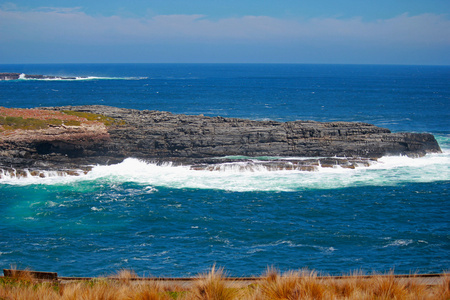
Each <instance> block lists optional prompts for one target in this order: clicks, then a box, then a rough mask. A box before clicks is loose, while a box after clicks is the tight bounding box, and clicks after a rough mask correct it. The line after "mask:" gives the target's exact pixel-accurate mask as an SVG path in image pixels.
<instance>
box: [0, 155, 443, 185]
mask: <svg viewBox="0 0 450 300" xmlns="http://www.w3.org/2000/svg"><path fill="white" fill-rule="evenodd" d="M448 178H450V152H448V151H444V152H443V153H439V154H429V155H426V156H425V157H421V158H410V157H406V156H386V157H382V158H380V159H379V160H378V161H375V162H372V163H371V164H370V165H369V166H367V167H366V166H361V167H357V168H355V169H346V168H341V167H339V166H335V167H333V168H329V167H321V166H319V167H317V168H316V171H314V172H309V171H299V170H276V171H271V170H269V169H267V168H265V167H264V166H263V165H255V164H254V162H239V163H237V164H222V165H220V164H219V165H217V166H216V171H209V170H208V171H207V170H192V169H191V168H190V166H175V165H173V164H172V163H166V164H162V165H161V164H155V163H148V162H145V161H142V160H139V159H135V158H128V159H125V160H124V161H123V162H122V163H119V164H115V165H109V166H94V167H93V168H92V171H90V172H89V173H87V174H83V173H82V172H80V175H79V176H61V175H60V174H58V173H56V172H48V173H47V174H46V177H45V178H39V177H33V176H28V177H26V178H16V177H14V176H8V175H7V174H6V173H3V176H2V179H0V183H1V184H13V185H29V184H50V185H51V184H63V185H65V184H72V183H74V182H80V181H92V182H94V181H96V182H108V183H124V182H134V183H137V184H140V185H142V186H143V187H149V188H156V189H157V188H159V187H166V188H175V189H218V190H228V191H237V192H246V191H301V190H310V189H334V188H344V187H352V186H392V185H398V184H403V183H407V182H434V181H445V180H448Z"/></svg>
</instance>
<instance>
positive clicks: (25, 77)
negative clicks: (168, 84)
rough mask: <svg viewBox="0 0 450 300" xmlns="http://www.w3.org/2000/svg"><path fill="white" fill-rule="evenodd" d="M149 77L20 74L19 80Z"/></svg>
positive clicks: (129, 78)
mask: <svg viewBox="0 0 450 300" xmlns="http://www.w3.org/2000/svg"><path fill="white" fill-rule="evenodd" d="M142 79H148V77H100V76H51V75H26V74H23V73H22V74H20V76H19V78H18V80H43V81H58V80H60V81H77V80H142Z"/></svg>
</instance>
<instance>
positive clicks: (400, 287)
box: [0, 266, 450, 300]
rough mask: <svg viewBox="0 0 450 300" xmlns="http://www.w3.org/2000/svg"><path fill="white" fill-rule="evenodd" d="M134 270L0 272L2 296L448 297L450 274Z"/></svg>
mask: <svg viewBox="0 0 450 300" xmlns="http://www.w3.org/2000/svg"><path fill="white" fill-rule="evenodd" d="M138 279H139V278H138V277H137V275H136V273H134V272H133V271H131V270H120V271H119V272H117V273H116V274H114V275H113V276H111V277H105V278H97V279H93V280H91V281H76V282H66V283H58V282H40V281H38V280H36V279H34V278H33V277H32V276H31V274H30V273H29V272H19V271H17V272H16V273H13V276H12V277H4V278H0V299H1V300H10V299H11V300H12V299H27V300H28V299H50V300H53V299H58V300H60V299H63V300H75V299H83V300H91V299H96V300H108V299H110V300H116V299H117V300H125V299H137V300H170V299H180V300H191V299H204V300H212V299H214V300H220V299H223V300H232V299H240V300H241V299H242V300H282V299H283V300H290V299H346V300H352V299H358V300H359V299H363V300H364V299H423V300H427V299H443V300H445V299H450V275H446V276H445V278H444V280H443V283H442V284H440V285H434V286H427V285H424V284H420V283H417V282H415V281H414V280H398V278H396V277H395V276H394V275H393V274H392V273H389V274H387V275H375V276H370V277H366V276H362V274H361V273H354V274H352V275H349V276H346V277H343V278H338V279H335V278H333V279H332V278H326V277H318V276H317V272H314V271H308V270H300V271H296V272H294V271H290V272H285V273H280V272H279V271H277V270H276V269H274V268H269V269H268V270H267V271H266V272H265V274H263V276H262V277H261V279H259V280H257V281H255V282H254V283H252V284H250V285H248V286H238V285H237V282H233V281H230V280H227V277H226V276H225V274H224V272H223V269H221V268H216V267H215V266H213V267H212V269H211V270H210V271H209V272H208V273H206V274H201V275H199V277H198V278H197V279H196V280H194V282H193V283H192V285H190V286H189V287H185V288H181V287H179V286H177V285H175V284H170V285H167V283H162V282H161V281H144V280H138Z"/></svg>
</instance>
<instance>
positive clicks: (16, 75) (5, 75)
mask: <svg viewBox="0 0 450 300" xmlns="http://www.w3.org/2000/svg"><path fill="white" fill-rule="evenodd" d="M18 79H65V80H68V79H70V80H74V79H77V78H76V77H65V76H63V77H61V76H51V75H29V74H21V73H0V80H18Z"/></svg>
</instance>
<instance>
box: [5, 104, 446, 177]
mask: <svg viewBox="0 0 450 300" xmlns="http://www.w3.org/2000/svg"><path fill="white" fill-rule="evenodd" d="M440 151H441V150H440V148H439V145H438V143H437V141H436V140H435V138H434V136H433V135H432V134H429V133H410V132H402V133H393V132H391V131H390V130H389V129H386V128H381V127H377V126H375V125H372V124H367V123H353V122H327V123H322V122H315V121H293V122H275V121H252V120H246V119H237V118H223V117H207V116H203V115H199V116H191V115H182V114H172V113H170V112H162V111H155V110H134V109H125V108H117V107H110V106H100V105H86V106H64V107H46V108H39V109H8V108H1V109H0V168H1V169H3V170H4V171H8V172H15V174H16V175H18V176H19V175H24V176H25V175H26V174H31V175H35V176H42V173H40V171H41V170H56V171H61V172H66V173H67V174H74V175H75V174H76V173H73V172H72V171H73V170H80V169H81V170H85V171H88V170H89V168H90V166H92V165H97V164H100V165H104V164H114V163H120V162H122V161H123V160H124V159H125V158H128V157H134V158H138V159H142V160H145V161H148V162H155V163H164V162H172V163H174V164H183V165H190V166H191V168H192V169H195V170H215V169H216V167H217V165H218V164H223V163H230V164H232V163H238V162H243V161H244V162H249V161H251V162H252V163H253V164H255V165H263V166H264V167H266V168H267V169H269V170H280V169H286V170H303V171H314V170H315V169H316V168H317V166H318V165H321V166H329V167H335V166H339V167H343V168H355V167H357V166H360V165H368V164H369V163H370V161H372V160H376V159H377V158H380V157H382V156H386V155H407V156H412V157H419V156H423V155H425V154H427V153H436V152H440ZM261 157H266V158H267V157H268V158H270V159H263V160H254V159H252V158H261ZM25 170H26V172H25ZM71 172H72V173H71Z"/></svg>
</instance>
